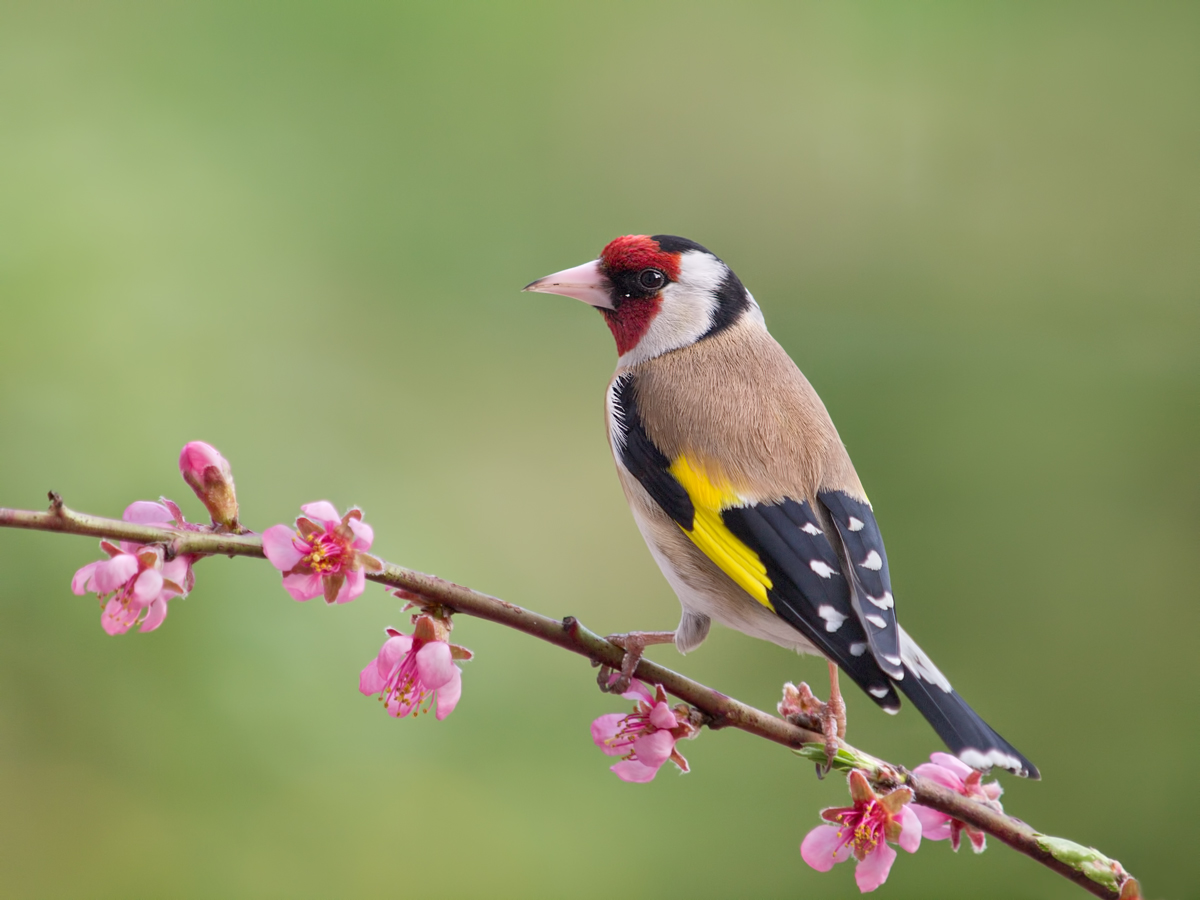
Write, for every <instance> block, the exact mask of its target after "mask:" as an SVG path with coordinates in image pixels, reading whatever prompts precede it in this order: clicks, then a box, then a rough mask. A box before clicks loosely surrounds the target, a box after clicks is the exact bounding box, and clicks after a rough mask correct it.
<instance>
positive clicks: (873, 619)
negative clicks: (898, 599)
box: [865, 616, 887, 628]
mask: <svg viewBox="0 0 1200 900" xmlns="http://www.w3.org/2000/svg"><path fill="white" fill-rule="evenodd" d="M865 618H866V620H867V621H868V622H870V623H871V624H872V625H874V626H875V627H876V628H887V620H886V619H884V617H883V616H866V617H865Z"/></svg>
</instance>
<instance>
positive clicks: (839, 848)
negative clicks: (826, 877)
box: [800, 825, 850, 872]
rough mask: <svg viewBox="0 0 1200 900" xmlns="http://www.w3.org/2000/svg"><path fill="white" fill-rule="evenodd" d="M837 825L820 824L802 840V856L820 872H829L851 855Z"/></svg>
mask: <svg viewBox="0 0 1200 900" xmlns="http://www.w3.org/2000/svg"><path fill="white" fill-rule="evenodd" d="M840 830H841V829H839V828H838V827H837V826H836V825H818V826H817V827H816V828H814V829H813V830H812V831H810V832H809V833H808V834H806V835H805V836H804V840H803V841H801V842H800V856H801V858H802V859H803V860H804V861H805V862H806V863H808V864H809V865H810V866H812V867H813V868H814V869H816V870H817V871H818V872H828V871H829V870H830V869H832V868H833V867H834V865H835V864H836V863H840V862H844V861H845V860H847V859H848V858H849V857H850V850H849V849H848V848H847V847H846V845H845V844H844V843H843V842H842V838H841V835H840V834H839V833H838V832H839V831H840Z"/></svg>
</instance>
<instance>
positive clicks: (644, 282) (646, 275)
mask: <svg viewBox="0 0 1200 900" xmlns="http://www.w3.org/2000/svg"><path fill="white" fill-rule="evenodd" d="M637 280H638V287H640V288H642V289H643V290H647V291H657V290H658V289H659V288H661V287H662V286H663V285H664V284H666V283H667V276H666V275H664V274H663V273H662V272H660V271H659V270H658V269H642V271H640V272H638V277H637Z"/></svg>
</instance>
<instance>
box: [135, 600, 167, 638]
mask: <svg viewBox="0 0 1200 900" xmlns="http://www.w3.org/2000/svg"><path fill="white" fill-rule="evenodd" d="M166 617H167V601H166V600H163V599H161V598H159V599H158V600H155V601H154V602H153V603H151V604H150V609H149V611H148V612H147V613H146V618H144V619H143V620H142V624H141V625H140V626H139V627H138V631H153V630H154V629H155V628H157V627H158V626H159V625H161V624H162V623H163V620H164V619H166Z"/></svg>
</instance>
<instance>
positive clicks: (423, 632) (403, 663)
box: [358, 615, 472, 722]
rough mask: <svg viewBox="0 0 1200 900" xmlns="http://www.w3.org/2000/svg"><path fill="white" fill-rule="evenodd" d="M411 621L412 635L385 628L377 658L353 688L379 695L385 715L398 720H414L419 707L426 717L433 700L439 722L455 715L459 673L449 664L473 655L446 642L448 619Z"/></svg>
mask: <svg viewBox="0 0 1200 900" xmlns="http://www.w3.org/2000/svg"><path fill="white" fill-rule="evenodd" d="M414 621H415V623H416V628H415V629H414V630H413V633H412V634H411V635H408V634H403V633H401V632H400V631H397V630H396V629H395V628H388V629H387V635H388V639H387V640H386V641H384V642H383V646H382V647H381V648H380V650H379V655H378V656H377V657H375V659H373V660H371V661H370V662H369V663H367V666H366V668H365V669H363V670H362V672H361V673H360V674H359V676H358V689H359V690H360V691H361V692H362V693H364V694H366V695H367V696H368V697H369V696H371V695H372V694H379V695H380V697H379V699H380V700H382V701H383V702H384V704H385V705H386V706H387V711H388V714H389V715H392V716H395V717H396V718H397V719H402V718H404V717H405V716H407V715H408V714H409V713H412V714H413V715H414V716H416V715H418V714H419V713H420V712H422V709H421V705H422V704H425V709H424V710H423V711H424V712H428V711H429V707H430V705H432V703H433V702H434V700H435V699H436V703H437V720H438V721H439V722H440V721H441V720H442V719H444V718H446V716H448V715H450V713H452V712H454V707H455V706H457V705H458V700H459V697H461V696H462V670H460V669H459V668H458V666H456V665H454V660H456V659H461V660H467V659H470V658H471V656H472V654H471V651H470V650H468V649H467V648H466V647H460V646H458V645H457V644H451V643H450V642H449V641H448V640H447V638H448V637H449V622H448V620H446V619H441V618H436V617H433V616H428V615H418V616H414ZM426 701H430V702H429V703H426Z"/></svg>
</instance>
